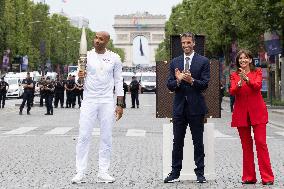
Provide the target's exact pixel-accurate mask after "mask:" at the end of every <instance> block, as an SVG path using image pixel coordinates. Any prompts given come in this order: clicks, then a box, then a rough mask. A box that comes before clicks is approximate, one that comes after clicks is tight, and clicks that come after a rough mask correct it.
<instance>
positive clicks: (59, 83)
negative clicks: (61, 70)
mask: <svg viewBox="0 0 284 189" xmlns="http://www.w3.org/2000/svg"><path fill="white" fill-rule="evenodd" d="M64 90H65V88H64V82H63V80H62V76H60V75H57V76H56V81H55V86H54V108H57V107H58V103H59V101H60V106H61V108H63V105H64Z"/></svg>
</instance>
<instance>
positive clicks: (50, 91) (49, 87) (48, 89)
mask: <svg viewBox="0 0 284 189" xmlns="http://www.w3.org/2000/svg"><path fill="white" fill-rule="evenodd" d="M44 91H45V106H46V113H45V114H44V115H53V106H52V101H53V96H54V84H53V82H52V81H51V80H50V77H46V85H45V86H44Z"/></svg>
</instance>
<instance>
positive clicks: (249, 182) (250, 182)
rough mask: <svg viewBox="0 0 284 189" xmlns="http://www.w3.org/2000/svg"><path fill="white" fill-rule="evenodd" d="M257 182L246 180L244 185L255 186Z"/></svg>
mask: <svg viewBox="0 0 284 189" xmlns="http://www.w3.org/2000/svg"><path fill="white" fill-rule="evenodd" d="M255 183H256V181H250V180H245V181H242V184H255Z"/></svg>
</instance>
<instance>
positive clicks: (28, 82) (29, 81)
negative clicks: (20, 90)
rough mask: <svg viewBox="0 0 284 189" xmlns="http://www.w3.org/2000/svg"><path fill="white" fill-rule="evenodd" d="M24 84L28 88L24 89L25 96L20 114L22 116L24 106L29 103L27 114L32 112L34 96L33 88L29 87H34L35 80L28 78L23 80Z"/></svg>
mask: <svg viewBox="0 0 284 189" xmlns="http://www.w3.org/2000/svg"><path fill="white" fill-rule="evenodd" d="M22 84H25V85H27V86H25V87H24V94H23V101H22V104H21V106H20V113H19V114H22V111H23V109H24V106H25V104H26V102H27V114H30V110H31V100H32V96H33V87H29V86H28V85H31V84H32V85H33V80H32V78H26V79H24V80H23V82H22Z"/></svg>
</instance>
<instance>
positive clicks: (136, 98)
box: [129, 76, 141, 108]
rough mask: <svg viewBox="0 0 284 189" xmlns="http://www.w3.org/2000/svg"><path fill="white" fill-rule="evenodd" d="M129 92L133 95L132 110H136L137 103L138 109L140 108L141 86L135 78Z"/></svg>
mask: <svg viewBox="0 0 284 189" xmlns="http://www.w3.org/2000/svg"><path fill="white" fill-rule="evenodd" d="M129 91H130V93H131V102H132V106H131V108H135V102H136V105H137V108H139V96H138V95H139V93H140V91H141V86H140V83H139V82H138V81H137V79H136V77H135V76H133V77H132V81H131V83H130V84H129Z"/></svg>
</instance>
